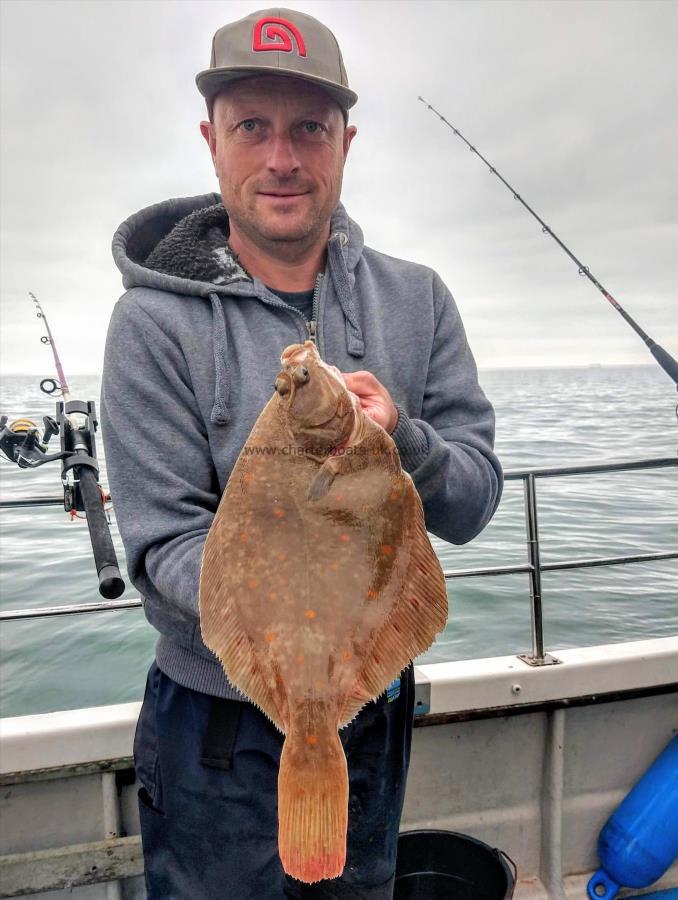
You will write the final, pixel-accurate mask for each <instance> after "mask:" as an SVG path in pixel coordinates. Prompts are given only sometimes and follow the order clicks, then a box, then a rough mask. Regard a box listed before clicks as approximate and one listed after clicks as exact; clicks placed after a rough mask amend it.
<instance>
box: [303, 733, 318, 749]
mask: <svg viewBox="0 0 678 900" xmlns="http://www.w3.org/2000/svg"><path fill="white" fill-rule="evenodd" d="M306 743H307V744H310V745H311V746H312V747H313V746H315V744H317V743H318V738H317V735H315V734H307V735H306Z"/></svg>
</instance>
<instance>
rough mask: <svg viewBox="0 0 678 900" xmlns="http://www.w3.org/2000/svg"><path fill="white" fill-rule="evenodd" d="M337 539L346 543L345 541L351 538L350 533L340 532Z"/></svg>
mask: <svg viewBox="0 0 678 900" xmlns="http://www.w3.org/2000/svg"><path fill="white" fill-rule="evenodd" d="M339 540H340V541H343V542H344V543H346V542H347V541H350V540H351V535H350V534H340V535H339Z"/></svg>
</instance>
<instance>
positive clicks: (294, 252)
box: [222, 179, 341, 261]
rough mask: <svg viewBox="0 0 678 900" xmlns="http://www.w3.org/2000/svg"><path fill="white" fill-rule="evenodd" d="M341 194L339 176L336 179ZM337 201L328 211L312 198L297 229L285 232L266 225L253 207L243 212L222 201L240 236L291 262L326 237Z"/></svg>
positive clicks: (337, 200)
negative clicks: (323, 209) (319, 206)
mask: <svg viewBox="0 0 678 900" xmlns="http://www.w3.org/2000/svg"><path fill="white" fill-rule="evenodd" d="M340 193H341V179H340V181H339V194H340ZM222 196H223V191H222ZM302 202H305V201H302ZM338 202H339V195H338V196H337V199H336V200H335V201H333V202H332V203H331V205H330V209H329V210H327V211H321V210H319V209H318V207H317V206H316V205H315V203H314V202H313V201H312V203H311V208H310V210H309V212H308V214H307V216H306V218H305V219H304V220H303V221H302V222H300V223H299V224H298V225H297V227H296V228H294V229H293V230H291V231H287V232H285V231H284V230H283V231H282V232H281V230H280V229H279V227H277V226H275V225H274V226H272V227H269V226H268V225H267V223H266V221H265V220H263V219H262V218H260V217H258V216H257V213H256V210H255V209H254V207H249V206H246V207H245V210H244V214H243V211H242V209H241V208H238V209H231V210H229V206H230V204H229V205H227V204H226V203H224V207H225V209H226V212H227V214H228V216H229V219H230V220H232V221H233V223H234V224H235V226H236V229H237V230H238V232H239V233H240V234H242V235H243V237H246V238H247V239H248V240H250V241H251V242H252V243H253V244H254V245H255V246H257V247H259V248H260V249H261V250H263V251H265V252H267V253H270V254H271V255H273V256H279V257H281V258H283V259H286V260H288V261H294V260H295V259H296V258H298V257H301V256H303V254H304V253H305V252H306V251H307V250H308V249H309V248H310V247H313V246H314V245H315V244H316V243H317V242H318V240H319V239H320V238H321V237H325V238H328V237H329V230H330V219H331V216H332V213H333V211H334V209H335V208H336V206H337V204H338ZM255 203H256V200H255Z"/></svg>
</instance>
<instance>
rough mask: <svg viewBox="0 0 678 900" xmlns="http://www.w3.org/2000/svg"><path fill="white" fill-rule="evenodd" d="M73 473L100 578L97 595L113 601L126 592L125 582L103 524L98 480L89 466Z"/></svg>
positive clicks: (107, 530) (108, 532)
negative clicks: (78, 488)
mask: <svg viewBox="0 0 678 900" xmlns="http://www.w3.org/2000/svg"><path fill="white" fill-rule="evenodd" d="M75 469H76V472H77V473H78V478H79V479H80V494H81V496H82V501H83V505H84V507H85V512H86V513H87V526H88V528H89V536H90V539H91V541H92V552H93V553H94V562H95V564H96V567H97V574H98V576H99V593H100V594H101V596H102V597H105V598H106V599H107V600H114V599H115V598H116V597H119V596H120V595H121V594H122V592H123V591H124V590H125V582H124V581H123V579H122V577H121V576H120V569H119V568H118V558H117V556H116V554H115V547H114V546H113V540H112V538H111V532H110V530H109V527H108V522H107V521H106V513H105V511H104V505H103V503H102V500H101V493H100V492H99V485H98V483H97V476H96V474H95V472H94V469H92V468H91V466H76V467H75Z"/></svg>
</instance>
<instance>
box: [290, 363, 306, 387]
mask: <svg viewBox="0 0 678 900" xmlns="http://www.w3.org/2000/svg"><path fill="white" fill-rule="evenodd" d="M292 378H293V379H294V383H295V384H305V383H306V382H307V381H308V378H309V374H308V369H307V368H306V366H297V367H296V369H295V370H294V371H293V372H292Z"/></svg>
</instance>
